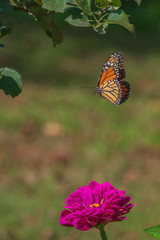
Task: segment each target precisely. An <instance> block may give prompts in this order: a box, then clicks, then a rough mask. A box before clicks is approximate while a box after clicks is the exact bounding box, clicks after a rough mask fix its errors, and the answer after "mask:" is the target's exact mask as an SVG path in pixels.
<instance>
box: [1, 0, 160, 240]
mask: <svg viewBox="0 0 160 240" xmlns="http://www.w3.org/2000/svg"><path fill="white" fill-rule="evenodd" d="M158 5H159V7H160V4H159V3H158V2H157V1H149V0H145V1H142V4H141V6H140V7H139V8H138V7H137V6H136V5H134V4H133V6H132V8H131V7H128V10H129V12H130V14H132V22H133V23H134V24H135V28H136V34H135V36H134V35H132V34H131V33H129V32H127V30H125V29H123V28H122V27H120V26H119V27H117V26H111V27H110V28H109V30H108V33H107V34H106V35H98V34H97V33H94V32H93V30H92V29H88V28H86V29H80V28H74V27H71V26H69V25H67V24H63V23H62V20H61V16H59V17H58V18H57V21H58V22H59V24H60V25H61V28H62V30H63V35H64V42H63V43H62V44H61V45H59V46H58V47H57V48H55V49H53V46H52V43H51V41H50V39H48V38H47V36H46V35H45V34H44V32H43V30H42V29H41V28H40V27H39V25H38V24H37V23H34V22H31V21H30V20H31V19H30V18H29V19H28V18H27V19H26V17H25V16H19V15H17V16H12V15H11V16H10V18H12V19H15V22H18V23H17V24H16V25H15V26H14V30H13V34H12V35H10V36H7V37H6V38H4V39H2V40H1V42H2V43H3V44H5V48H2V49H0V66H1V67H2V66H8V67H14V68H16V69H17V70H18V71H19V72H20V73H21V75H22V77H23V92H22V94H20V95H19V96H18V97H16V98H15V99H12V98H11V97H9V96H5V95H4V94H3V92H2V91H1V92H0V93H1V94H0V111H1V117H0V239H1V240H12V239H13V240H14V239H15V240H31V239H33V240H60V239H61V240H70V239H72V240H79V239H84V240H90V239H93V240H94V239H100V236H98V234H99V233H98V232H97V230H94V229H93V230H91V231H88V232H79V231H78V230H75V229H72V228H65V227H62V226H59V215H60V212H61V211H62V210H63V205H64V199H65V197H68V196H69V194H70V193H72V192H73V191H75V190H76V189H77V188H78V187H80V186H82V185H88V183H89V182H90V181H91V180H96V181H98V182H99V183H103V182H104V181H109V182H110V183H111V184H112V185H114V186H115V187H117V188H119V189H120V190H126V194H127V195H130V196H131V197H132V202H133V203H134V204H135V207H134V208H133V210H132V211H131V212H130V214H128V218H127V220H125V221H124V222H120V223H112V224H110V225H109V226H107V228H106V229H107V232H108V238H109V239H111V240H112V239H118V240H122V239H123V240H128V239H130V240H142V239H151V237H149V236H148V235H146V234H145V233H143V229H144V228H146V227H149V226H151V225H156V224H159V221H160V216H159V198H160V191H159V187H160V185H159V184H160V174H159V173H160V164H159V161H160V124H159V123H160V121H159V120H160V81H159V75H160V68H159V62H160V47H159V40H160V21H159V12H158V9H159V7H158ZM3 17H4V16H3ZM120 50H121V51H123V54H124V58H125V71H126V80H127V81H128V82H130V84H131V86H132V95H131V97H130V98H129V100H128V101H127V102H126V103H124V104H122V105H120V106H118V107H115V106H114V105H113V104H111V103H110V102H109V101H107V100H105V99H102V98H100V97H99V96H98V95H97V94H94V93H93V91H92V89H87V88H86V89H85V88H82V87H88V86H93V87H94V86H96V84H97V81H98V77H99V73H100V71H101V68H102V66H103V64H104V61H105V60H106V59H107V57H108V56H109V55H110V54H111V53H113V52H116V51H120Z"/></svg>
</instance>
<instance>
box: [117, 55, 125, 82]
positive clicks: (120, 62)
mask: <svg viewBox="0 0 160 240" xmlns="http://www.w3.org/2000/svg"><path fill="white" fill-rule="evenodd" d="M117 56H118V69H119V76H118V80H119V81H120V80H122V79H123V78H125V76H126V74H125V71H124V57H123V54H122V52H118V53H117Z"/></svg>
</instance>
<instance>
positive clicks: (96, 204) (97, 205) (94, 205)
mask: <svg viewBox="0 0 160 240" xmlns="http://www.w3.org/2000/svg"><path fill="white" fill-rule="evenodd" d="M99 206H100V205H99V204H98V203H93V204H91V205H90V207H91V208H93V207H99Z"/></svg>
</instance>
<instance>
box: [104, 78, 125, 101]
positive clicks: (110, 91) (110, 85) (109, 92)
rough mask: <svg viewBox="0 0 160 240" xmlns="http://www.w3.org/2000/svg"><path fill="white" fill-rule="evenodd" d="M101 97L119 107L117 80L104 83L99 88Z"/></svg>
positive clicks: (119, 89)
mask: <svg viewBox="0 0 160 240" xmlns="http://www.w3.org/2000/svg"><path fill="white" fill-rule="evenodd" d="M100 90H101V96H102V97H104V98H107V99H108V100H109V101H110V102H112V103H113V104H114V105H119V104H120V101H121V96H122V92H121V86H120V83H119V81H118V80H111V81H107V82H104V83H103V84H102V85H101V86H100Z"/></svg>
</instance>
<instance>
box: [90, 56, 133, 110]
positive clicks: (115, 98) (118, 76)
mask: <svg viewBox="0 0 160 240" xmlns="http://www.w3.org/2000/svg"><path fill="white" fill-rule="evenodd" d="M125 76H126V75H125V71H124V57H123V54H122V52H118V53H113V54H112V55H110V56H109V58H108V60H107V61H106V62H105V64H104V66H103V68H102V71H101V73H100V77H99V80H98V86H97V87H96V88H94V91H95V92H97V93H98V94H99V95H100V96H102V97H104V98H107V99H108V100H109V101H110V102H112V103H113V104H114V105H116V106H118V105H120V104H122V103H124V102H125V101H126V100H127V99H128V98H129V96H130V94H131V87H130V84H129V83H128V82H126V81H121V80H122V79H123V78H125Z"/></svg>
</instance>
